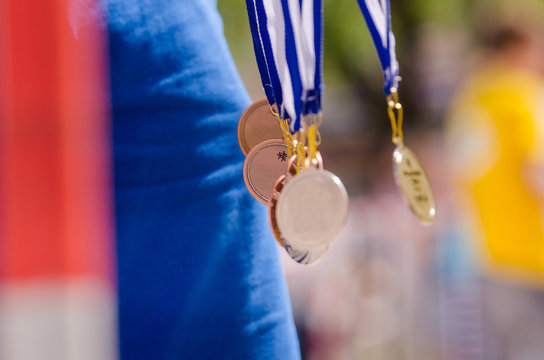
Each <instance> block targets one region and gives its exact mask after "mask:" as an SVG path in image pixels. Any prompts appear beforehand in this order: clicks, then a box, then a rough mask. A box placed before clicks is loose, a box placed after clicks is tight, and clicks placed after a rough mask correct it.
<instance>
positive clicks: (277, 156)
mask: <svg viewBox="0 0 544 360" xmlns="http://www.w3.org/2000/svg"><path fill="white" fill-rule="evenodd" d="M287 156H288V154H287V145H286V144H285V142H283V140H266V141H263V142H262V143H260V144H258V145H257V146H255V147H254V148H253V149H251V151H250V152H249V153H248V154H247V157H246V160H245V161H244V171H243V174H244V182H245V183H246V187H247V189H248V190H249V192H250V193H251V195H253V197H254V198H255V199H257V200H258V201H259V202H261V203H263V204H265V205H267V204H268V202H269V201H270V196H271V194H272V189H273V187H274V182H275V181H276V180H277V179H278V178H279V177H280V176H282V175H284V174H285V173H286V171H287V160H288V158H287Z"/></svg>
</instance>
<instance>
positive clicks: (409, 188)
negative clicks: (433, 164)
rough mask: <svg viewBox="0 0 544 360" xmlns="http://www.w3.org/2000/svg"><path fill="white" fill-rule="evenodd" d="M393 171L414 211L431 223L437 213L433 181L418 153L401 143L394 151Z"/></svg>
mask: <svg viewBox="0 0 544 360" xmlns="http://www.w3.org/2000/svg"><path fill="white" fill-rule="evenodd" d="M393 173H394V175H395V181H396V183H397V186H398V188H399V189H400V192H401V194H402V197H403V198H404V201H405V202H406V203H407V204H408V206H409V207H410V209H411V210H412V212H413V213H414V214H415V215H416V216H417V217H418V218H419V219H420V220H421V221H423V222H425V223H431V222H432V221H433V220H434V218H435V215H436V207H435V202H434V196H433V191H432V189H431V183H430V182H429V179H428V178H427V174H426V173H425V170H424V169H423V166H422V165H421V163H420V162H419V160H418V159H417V157H416V155H415V154H414V153H413V152H412V151H411V150H410V149H409V148H407V147H406V146H403V145H400V146H398V147H397V148H396V149H395V151H394V152H393Z"/></svg>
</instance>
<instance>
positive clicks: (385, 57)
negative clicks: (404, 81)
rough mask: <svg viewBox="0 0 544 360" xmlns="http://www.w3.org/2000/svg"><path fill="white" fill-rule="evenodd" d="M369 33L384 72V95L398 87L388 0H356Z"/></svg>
mask: <svg viewBox="0 0 544 360" xmlns="http://www.w3.org/2000/svg"><path fill="white" fill-rule="evenodd" d="M357 2H358V3H359V7H360V8H361V12H362V13H363V16H364V18H365V21H366V24H367V26H368V29H369V30H370V35H371V36H372V40H373V42H374V46H375V47H376V51H377V52H378V57H379V58H380V63H381V65H382V69H383V74H384V80H385V85H384V91H385V95H387V96H391V95H392V92H393V91H392V90H391V89H398V83H399V80H400V77H399V63H398V62H397V55H396V53H395V35H394V34H393V30H392V28H391V4H390V3H389V0H357Z"/></svg>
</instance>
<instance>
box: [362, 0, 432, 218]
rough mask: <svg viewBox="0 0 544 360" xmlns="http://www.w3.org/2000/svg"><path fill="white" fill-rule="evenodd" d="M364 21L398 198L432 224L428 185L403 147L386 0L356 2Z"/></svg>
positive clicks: (400, 113)
mask: <svg viewBox="0 0 544 360" xmlns="http://www.w3.org/2000/svg"><path fill="white" fill-rule="evenodd" d="M357 1H358V3H359V7H360V8H361V11H362V13H363V16H364V18H365V20H366V23H367V26H368V29H369V31H370V34H371V36H372V40H373V42H374V45H375V47H376V50H377V52H378V56H379V58H380V63H381V65H382V69H383V74H384V80H385V86H384V92H385V95H386V97H387V114H388V116H389V120H390V122H391V129H392V130H393V136H392V141H393V143H394V144H395V145H396V146H397V147H396V148H395V151H394V152H393V174H394V177H395V182H396V184H397V187H398V188H399V190H400V192H401V194H402V197H403V199H404V201H405V202H406V204H407V205H408V206H409V208H410V209H411V210H412V212H413V213H414V215H415V216H416V217H417V218H418V219H419V220H421V221H422V222H423V223H425V224H429V223H431V222H433V221H434V218H435V216H436V207H435V202H434V196H433V192H432V189H431V184H430V182H429V179H428V178H427V175H426V173H425V170H423V166H422V165H421V163H420V162H419V160H418V159H417V157H416V155H415V154H414V153H413V152H412V151H411V150H410V149H409V148H408V147H406V146H405V145H404V135H403V132H402V123H403V109H402V105H401V104H400V101H399V95H398V92H397V89H398V83H399V80H400V77H399V76H398V74H399V64H398V62H397V56H396V53H395V36H394V35H393V31H392V29H391V5H390V3H389V0H357Z"/></svg>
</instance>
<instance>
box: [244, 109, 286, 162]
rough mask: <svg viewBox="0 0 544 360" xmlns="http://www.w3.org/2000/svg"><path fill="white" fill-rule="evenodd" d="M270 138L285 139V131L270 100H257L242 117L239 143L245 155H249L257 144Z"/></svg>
mask: <svg viewBox="0 0 544 360" xmlns="http://www.w3.org/2000/svg"><path fill="white" fill-rule="evenodd" d="M270 139H283V131H282V129H281V127H280V125H279V124H278V119H277V116H276V115H274V114H273V113H272V111H271V109H270V105H269V104H268V101H267V100H266V99H261V100H257V101H255V102H254V103H253V104H251V105H250V106H249V107H248V108H247V109H246V110H245V111H244V113H243V114H242V116H241V117H240V121H239V122H238V144H240V149H242V152H243V153H244V155H247V154H248V153H249V152H250V151H251V149H253V147H255V146H256V145H257V144H260V143H261V142H263V141H265V140H270Z"/></svg>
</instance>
